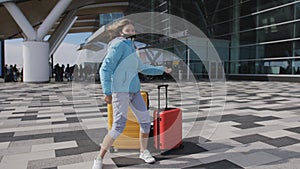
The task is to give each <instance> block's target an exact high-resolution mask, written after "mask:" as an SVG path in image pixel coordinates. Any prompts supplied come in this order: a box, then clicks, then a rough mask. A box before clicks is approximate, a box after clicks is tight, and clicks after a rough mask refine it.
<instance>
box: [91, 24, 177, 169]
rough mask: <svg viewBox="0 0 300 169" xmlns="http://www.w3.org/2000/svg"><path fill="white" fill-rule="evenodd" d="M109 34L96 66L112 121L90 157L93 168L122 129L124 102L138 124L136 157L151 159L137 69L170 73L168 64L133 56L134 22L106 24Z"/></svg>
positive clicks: (97, 168)
mask: <svg viewBox="0 0 300 169" xmlns="http://www.w3.org/2000/svg"><path fill="white" fill-rule="evenodd" d="M108 32H109V34H110V38H111V39H112V40H111V41H110V43H109V47H108V52H107V55H106V57H105V59H104V61H103V63H102V66H101V68H100V72H99V74H100V79H101V84H102V89H103V92H104V94H105V101H106V102H107V103H108V104H112V106H113V110H114V114H113V120H114V121H113V125H112V129H111V130H110V131H109V132H108V134H107V135H106V136H105V137H104V139H103V142H102V144H101V150H100V152H99V155H98V156H97V157H96V158H95V160H94V166H93V169H102V165H103V164H102V161H103V158H104V156H105V154H106V152H107V150H109V148H110V146H111V145H112V144H113V142H114V140H115V139H116V138H117V137H118V136H119V135H120V134H121V133H122V132H123V130H124V128H125V125H126V121H127V113H128V112H127V111H128V106H130V107H131V109H132V110H133V113H134V114H135V116H136V118H137V120H138V122H139V124H140V156H139V157H140V158H141V159H142V160H144V161H145V162H146V163H154V162H155V158H153V157H152V155H151V154H150V152H149V151H148V150H147V144H148V137H149V132H150V115H149V112H148V110H147V106H146V105H145V103H144V100H143V98H142V96H141V94H140V80H139V77H138V73H139V72H141V73H143V74H147V75H162V74H163V73H164V72H166V73H170V72H171V71H172V69H171V68H167V67H164V66H151V65H145V64H143V63H142V61H141V60H140V58H139V57H138V56H137V53H136V49H135V47H134V44H133V37H134V35H135V28H134V24H133V23H132V22H131V21H130V20H128V19H122V20H119V21H117V22H115V23H114V24H112V25H110V26H109V28H108Z"/></svg>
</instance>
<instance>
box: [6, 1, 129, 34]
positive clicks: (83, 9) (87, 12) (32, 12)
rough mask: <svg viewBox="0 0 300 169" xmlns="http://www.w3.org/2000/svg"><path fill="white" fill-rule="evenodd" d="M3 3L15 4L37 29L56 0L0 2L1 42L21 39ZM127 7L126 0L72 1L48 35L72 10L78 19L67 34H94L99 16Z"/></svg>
mask: <svg viewBox="0 0 300 169" xmlns="http://www.w3.org/2000/svg"><path fill="white" fill-rule="evenodd" d="M5 2H15V3H16V4H17V6H18V7H19V8H20V9H21V11H22V12H23V13H24V15H25V16H26V18H27V19H28V21H29V22H30V23H31V25H32V26H33V27H34V28H38V27H39V26H40V25H41V23H42V22H43V20H44V19H45V18H46V17H47V16H48V14H49V12H50V11H51V10H52V9H53V7H54V6H55V5H56V4H57V2H58V0H0V16H1V17H0V25H1V26H0V39H1V40H5V39H13V38H21V37H23V35H22V31H21V29H20V28H19V26H18V25H17V24H16V22H15V21H14V19H13V18H12V17H11V15H10V14H9V13H8V11H7V9H6V8H5V7H4V6H3V3H5ZM127 6H128V0H84V1H83V0H73V1H72V3H71V4H70V6H69V7H68V8H67V10H66V11H65V12H64V14H63V15H62V16H61V18H60V19H59V21H58V22H57V23H56V24H55V25H54V26H53V28H52V29H51V30H50V31H49V33H48V34H50V35H51V34H52V33H53V31H54V29H55V28H56V27H57V26H58V25H59V22H60V21H61V20H62V18H63V17H64V15H66V14H67V13H68V12H70V11H72V10H76V14H75V15H76V16H78V19H77V20H76V22H75V24H74V25H73V26H72V28H71V29H70V31H69V33H79V32H95V31H96V30H98V29H99V14H101V13H112V12H124V11H125V10H126V9H127Z"/></svg>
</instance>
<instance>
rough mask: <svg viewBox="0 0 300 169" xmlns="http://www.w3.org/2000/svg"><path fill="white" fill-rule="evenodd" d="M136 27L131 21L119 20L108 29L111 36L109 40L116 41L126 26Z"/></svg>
mask: <svg viewBox="0 0 300 169" xmlns="http://www.w3.org/2000/svg"><path fill="white" fill-rule="evenodd" d="M129 24H131V25H134V24H133V22H132V21H131V20H129V19H121V20H118V21H116V22H114V23H112V24H111V25H109V26H108V27H107V31H108V34H109V40H112V39H114V38H115V37H118V36H120V33H121V32H122V29H123V27H124V26H126V25H129Z"/></svg>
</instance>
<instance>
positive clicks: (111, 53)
mask: <svg viewBox="0 0 300 169" xmlns="http://www.w3.org/2000/svg"><path fill="white" fill-rule="evenodd" d="M121 45H122V43H117V44H115V45H113V46H111V47H109V49H108V52H107V55H106V56H105V58H104V60H103V62H102V66H101V68H100V70H99V75H100V80H101V84H102V90H103V93H104V94H105V95H106V96H109V95H111V93H112V92H111V77H112V73H113V72H114V70H115V69H116V67H117V65H118V62H119V60H120V59H121V56H122V53H123V51H122V47H121Z"/></svg>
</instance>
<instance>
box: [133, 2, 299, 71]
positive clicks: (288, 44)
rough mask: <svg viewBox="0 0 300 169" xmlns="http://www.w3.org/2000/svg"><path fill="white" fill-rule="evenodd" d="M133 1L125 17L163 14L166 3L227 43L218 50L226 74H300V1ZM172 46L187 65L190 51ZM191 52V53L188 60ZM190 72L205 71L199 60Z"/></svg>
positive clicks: (168, 9) (215, 38)
mask: <svg viewBox="0 0 300 169" xmlns="http://www.w3.org/2000/svg"><path fill="white" fill-rule="evenodd" d="M129 2H130V3H129V10H128V11H127V14H131V13H134V12H135V11H138V12H149V11H155V12H162V10H160V8H162V7H164V5H161V4H167V10H166V11H167V13H169V14H172V15H176V16H178V17H181V18H183V19H186V20H188V21H189V22H191V23H193V24H194V25H196V26H197V27H199V28H200V29H201V30H202V31H203V32H204V33H205V34H206V35H207V37H208V38H210V39H211V40H212V41H218V40H224V41H227V42H228V43H229V45H228V49H227V50H223V51H222V52H219V51H220V49H218V48H217V51H218V53H219V55H220V58H221V59H222V62H223V67H224V70H225V73H226V75H247V76H249V75H254V76H255V75H267V74H272V75H281V74H284V75H297V74H300V31H299V30H300V1H299V0H226V1H223V0H215V1H212V0H202V1H193V0H186V1H182V0H130V1H129ZM139 5H140V6H139ZM143 7H146V8H143ZM164 10H165V9H164ZM182 26H183V27H184V25H182ZM225 46H226V45H225ZM174 48H177V49H176V50H174V51H178V50H181V52H177V53H180V54H181V56H182V55H183V56H182V58H183V60H184V61H185V62H187V60H186V59H184V58H185V57H184V55H187V52H186V50H187V49H186V48H185V47H178V45H174ZM193 54H194V53H193V52H190V55H191V57H190V58H192V55H193ZM204 62H205V61H204ZM190 68H191V69H192V70H193V71H194V72H195V73H196V74H197V73H204V74H205V73H207V70H205V68H204V67H203V63H201V62H199V60H195V61H194V60H192V59H191V60H190Z"/></svg>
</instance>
